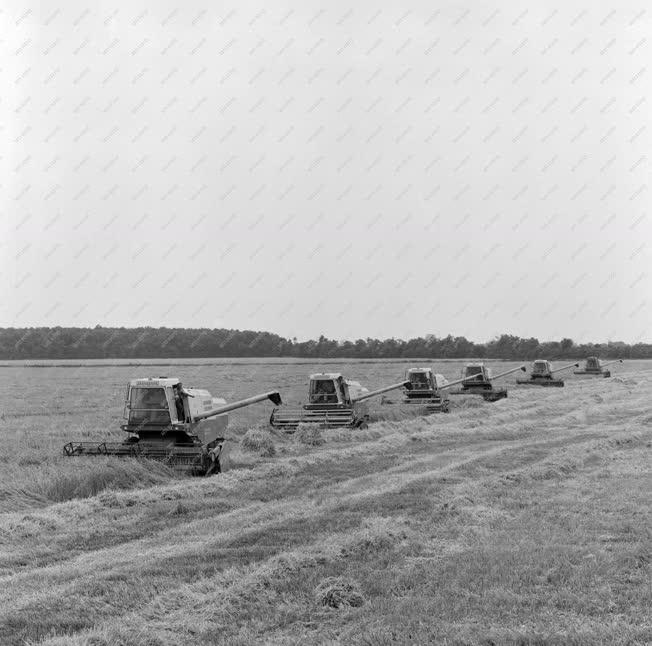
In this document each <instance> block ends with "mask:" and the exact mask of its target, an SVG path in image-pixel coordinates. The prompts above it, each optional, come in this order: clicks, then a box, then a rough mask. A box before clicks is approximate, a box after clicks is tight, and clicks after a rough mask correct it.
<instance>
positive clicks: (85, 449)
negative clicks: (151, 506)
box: [63, 377, 281, 476]
mask: <svg viewBox="0 0 652 646" xmlns="http://www.w3.org/2000/svg"><path fill="white" fill-rule="evenodd" d="M265 399H269V400H271V401H272V402H273V403H274V404H275V405H276V406H278V405H280V404H281V396H280V395H279V393H277V392H269V393H264V394H262V395H256V396H254V397H249V398H248V399H241V400H240V401H236V402H233V403H231V404H227V403H226V401H225V400H224V399H220V398H217V397H213V396H212V395H211V394H210V393H209V392H208V391H207V390H200V389H197V388H188V389H187V390H185V389H183V386H182V384H181V382H180V381H179V379H176V378H168V377H159V378H151V377H150V378H147V379H133V380H132V381H130V382H129V385H128V386H127V398H126V400H125V408H124V417H125V419H126V420H127V423H126V424H124V425H122V426H121V427H120V428H121V429H122V430H123V431H125V432H126V433H128V434H129V435H128V437H127V438H126V439H125V440H124V441H123V442H99V443H97V442H69V443H68V444H66V445H65V446H64V447H63V452H64V454H65V455H68V456H78V455H116V456H121V457H131V458H147V459H150V460H157V461H159V462H165V463H166V464H168V465H170V466H171V467H173V468H174V469H175V470H176V471H179V472H181V473H184V474H187V475H206V476H209V475H211V474H213V473H219V472H220V471H221V470H222V467H223V460H224V456H225V453H224V442H225V438H224V432H225V431H226V427H227V424H228V421H229V417H228V415H227V414H226V413H228V412H229V411H232V410H235V409H237V408H243V407H244V406H250V405H251V404H255V403H256V402H260V401H264V400H265Z"/></svg>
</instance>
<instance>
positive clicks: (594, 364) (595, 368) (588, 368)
mask: <svg viewBox="0 0 652 646" xmlns="http://www.w3.org/2000/svg"><path fill="white" fill-rule="evenodd" d="M622 362H623V360H622V359H616V360H615V361H608V362H607V363H602V362H601V361H600V359H598V357H587V358H586V362H585V364H584V369H582V370H575V371H574V374H576V375H602V376H603V377H611V371H610V370H605V368H606V367H607V366H611V365H613V364H614V363H622Z"/></svg>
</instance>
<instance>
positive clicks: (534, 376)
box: [516, 359, 580, 388]
mask: <svg viewBox="0 0 652 646" xmlns="http://www.w3.org/2000/svg"><path fill="white" fill-rule="evenodd" d="M579 365H580V364H579V363H569V364H568V365H567V366H562V367H561V368H555V369H554V370H553V368H552V364H551V363H550V361H547V360H546V359H537V360H536V361H534V362H533V363H532V372H531V373H530V376H529V378H528V379H517V380H516V383H517V384H519V385H520V386H526V385H527V386H556V387H558V388H562V387H563V386H564V380H563V379H556V378H555V377H553V375H554V374H555V373H556V372H561V371H562V370H568V369H569V368H573V367H575V368H578V367H579Z"/></svg>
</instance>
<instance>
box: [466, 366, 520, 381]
mask: <svg viewBox="0 0 652 646" xmlns="http://www.w3.org/2000/svg"><path fill="white" fill-rule="evenodd" d="M519 370H520V371H521V372H526V371H527V368H526V367H525V366H524V365H523V366H519V367H518V368H512V369H511V370H505V372H501V373H498V374H497V375H493V376H491V377H488V378H487V381H494V380H495V379H500V378H501V377H506V376H507V375H511V374H512V373H513V372H518V371H519ZM474 378H477V375H472V376H471V377H465V378H464V379H463V380H462V381H473V380H474Z"/></svg>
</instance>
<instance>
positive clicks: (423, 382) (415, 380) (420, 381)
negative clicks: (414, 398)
mask: <svg viewBox="0 0 652 646" xmlns="http://www.w3.org/2000/svg"><path fill="white" fill-rule="evenodd" d="M407 377H408V380H409V382H410V383H411V384H412V390H428V389H430V383H429V381H428V375H427V373H426V372H409V373H408V375H407Z"/></svg>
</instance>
